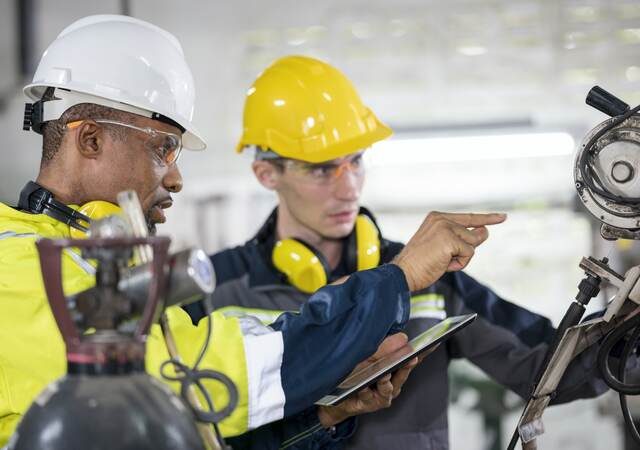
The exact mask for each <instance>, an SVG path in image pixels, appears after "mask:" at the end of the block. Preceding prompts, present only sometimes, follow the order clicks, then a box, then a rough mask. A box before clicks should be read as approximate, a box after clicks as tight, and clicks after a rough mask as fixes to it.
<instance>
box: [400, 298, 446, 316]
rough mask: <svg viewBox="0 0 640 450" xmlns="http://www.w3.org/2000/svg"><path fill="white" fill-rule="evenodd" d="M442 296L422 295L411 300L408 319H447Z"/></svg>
mask: <svg viewBox="0 0 640 450" xmlns="http://www.w3.org/2000/svg"><path fill="white" fill-rule="evenodd" d="M444 305H445V303H444V296H443V295H442V294H423V295H416V296H415V297H412V298H411V314H410V315H409V319H439V320H443V319H445V318H446V317H447V312H446V311H445V308H444Z"/></svg>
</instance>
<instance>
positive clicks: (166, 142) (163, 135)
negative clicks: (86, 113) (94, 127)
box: [66, 119, 182, 166]
mask: <svg viewBox="0 0 640 450" xmlns="http://www.w3.org/2000/svg"><path fill="white" fill-rule="evenodd" d="M82 122H84V120H75V121H73V122H69V123H68V124H66V128H68V129H70V130H73V129H74V128H77V127H79V126H80V124H82ZM94 122H96V123H104V124H109V125H119V126H121V127H125V128H130V129H132V130H136V131H140V132H142V133H145V134H147V135H148V138H147V140H146V141H145V143H144V146H145V148H146V149H147V150H150V151H151V153H152V154H153V155H154V156H155V157H156V158H158V159H159V160H160V162H162V163H164V164H166V165H167V166H169V165H171V164H175V163H176V162H177V161H178V158H180V154H181V153H182V136H180V135H178V134H175V133H169V132H167V131H160V130H156V129H155V128H150V127H145V128H141V127H136V126H135V125H131V124H128V123H123V122H118V121H115V120H107V119H95V120H94Z"/></svg>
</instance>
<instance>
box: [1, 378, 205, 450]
mask: <svg viewBox="0 0 640 450" xmlns="http://www.w3.org/2000/svg"><path fill="white" fill-rule="evenodd" d="M8 448H9V450H36V449H37V450H103V449H104V450H106V449H108V450H146V449H149V450H151V449H153V450H187V449H188V450H200V449H203V450H204V449H205V446H204V444H203V442H202V439H201V437H200V435H199V433H198V430H197V428H196V424H195V422H194V420H193V416H192V413H191V412H190V411H189V410H188V409H187V408H186V407H185V405H184V403H183V402H182V400H181V399H180V398H179V397H177V396H176V395H174V394H173V392H172V391H171V390H170V389H169V388H168V387H167V386H166V385H163V384H162V383H161V382H160V381H158V380H156V379H154V378H152V377H151V376H149V375H147V374H145V373H135V374H131V375H67V376H64V377H62V378H60V379H58V380H57V381H55V382H53V383H51V384H50V385H49V386H47V387H46V388H45V390H44V391H43V392H42V393H41V394H40V395H39V396H38V398H37V399H36V400H35V401H34V403H33V404H32V405H31V407H30V408H29V410H28V411H27V413H26V414H25V416H24V418H23V419H22V421H21V422H20V424H19V426H18V428H17V430H16V432H15V434H14V435H13V436H12V439H11V440H10V443H9V446H8Z"/></svg>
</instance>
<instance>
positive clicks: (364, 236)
mask: <svg viewBox="0 0 640 450" xmlns="http://www.w3.org/2000/svg"><path fill="white" fill-rule="evenodd" d="M277 217H278V212H277V209H274V210H273V212H272V213H271V215H270V216H269V218H268V219H267V221H266V222H265V224H264V225H263V226H262V228H261V229H260V231H258V234H257V235H256V237H255V240H256V241H257V242H258V243H259V244H260V243H264V242H265V241H266V239H267V238H268V237H269V236H271V235H273V234H274V233H275V226H276V219H277ZM383 243H384V241H383V239H382V236H381V234H380V229H379V228H378V225H377V224H376V222H375V219H374V218H373V215H372V214H371V213H370V212H369V211H368V210H367V209H365V208H360V213H359V214H358V217H357V218H356V223H355V226H354V227H353V230H352V231H351V233H350V234H349V236H347V237H346V238H345V242H344V245H345V249H344V252H343V257H344V258H346V265H347V269H348V272H349V273H353V272H356V271H358V270H366V269H372V268H374V267H377V266H378V264H379V263H380V251H381V245H382V244H383ZM269 256H270V257H271V264H272V265H273V267H274V268H275V269H276V270H278V271H279V272H281V273H282V274H284V275H285V276H286V278H287V281H288V283H289V284H291V285H292V286H294V287H295V288H297V289H299V290H300V291H302V292H306V293H309V294H310V293H312V292H315V291H316V290H318V289H320V288H321V287H322V286H324V285H326V284H327V282H328V280H329V275H330V273H331V269H330V268H329V265H328V263H327V261H326V260H325V258H324V256H323V255H322V254H321V253H320V252H319V251H318V250H316V249H315V248H314V247H313V246H312V245H310V244H308V243H306V242H304V241H303V240H302V239H298V238H287V239H282V240H280V241H277V242H276V243H275V245H274V247H273V250H272V251H271V255H269Z"/></svg>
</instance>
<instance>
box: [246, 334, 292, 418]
mask: <svg viewBox="0 0 640 450" xmlns="http://www.w3.org/2000/svg"><path fill="white" fill-rule="evenodd" d="M244 351H245V358H246V363H247V376H248V384H249V414H248V415H249V424H248V425H249V429H250V430H252V429H255V428H258V427H260V426H262V425H265V424H267V423H270V422H275V421H276V420H280V419H282V418H283V417H284V404H285V401H286V399H285V396H284V389H283V388H282V379H281V378H280V369H281V367H282V354H283V352H284V340H283V338H282V332H280V331H278V332H272V333H266V334H260V335H256V334H252V335H249V336H245V338H244Z"/></svg>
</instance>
